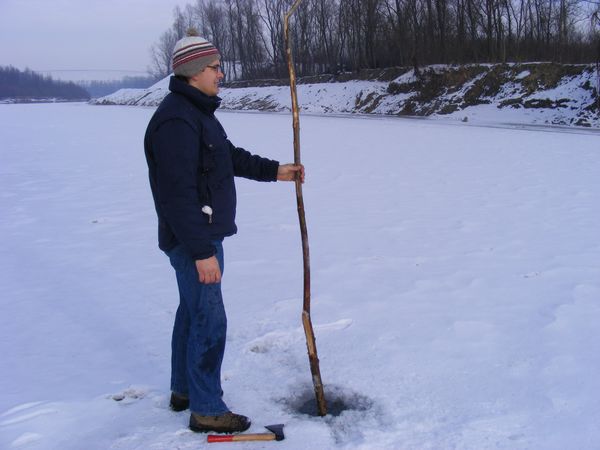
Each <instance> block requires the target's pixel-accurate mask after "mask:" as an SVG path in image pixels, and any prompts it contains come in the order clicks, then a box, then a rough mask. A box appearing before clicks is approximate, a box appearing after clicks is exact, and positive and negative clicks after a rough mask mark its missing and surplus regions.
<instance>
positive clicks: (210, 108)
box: [169, 77, 221, 114]
mask: <svg viewBox="0 0 600 450" xmlns="http://www.w3.org/2000/svg"><path fill="white" fill-rule="evenodd" d="M169 90H170V91H171V92H174V93H176V94H180V95H183V96H184V97H185V98H187V99H188V100H189V101H190V102H191V103H192V104H193V105H194V106H196V107H197V108H198V109H201V110H202V111H204V112H206V113H209V114H214V112H215V111H216V109H217V108H218V107H219V105H220V104H221V98H220V97H217V96H216V95H215V96H212V97H210V96H208V95H206V94H205V93H204V92H202V91H200V90H198V89H196V88H195V87H193V86H190V85H189V84H187V83H186V82H185V81H181V80H178V79H177V78H176V77H171V79H170V81H169Z"/></svg>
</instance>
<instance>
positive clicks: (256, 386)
mask: <svg viewBox="0 0 600 450" xmlns="http://www.w3.org/2000/svg"><path fill="white" fill-rule="evenodd" d="M152 112H153V108H131V107H129V108H126V107H118V106H105V107H98V106H90V105H86V104H38V105H0V123H1V125H0V129H1V136H2V145H1V147H0V158H1V159H0V160H1V161H2V163H1V164H0V176H1V178H0V180H1V181H0V187H1V189H0V210H1V216H0V235H1V236H2V246H1V248H0V255H1V257H0V292H1V301H0V306H1V313H0V330H1V331H0V332H1V339H0V352H1V354H2V359H1V360H0V373H1V374H2V378H1V385H0V389H1V392H2V394H1V396H0V448H2V449H5V448H6V449H61V450H62V449H73V450H75V449H82V448H85V449H175V448H178V449H198V448H207V447H209V445H208V444H206V443H205V437H204V436H203V435H198V434H194V433H192V432H191V431H189V430H188V429H187V420H188V415H187V414H186V413H174V412H171V411H170V410H169V409H168V395H169V390H168V386H169V381H168V379H169V356H170V333H171V326H172V321H173V316H174V312H175V309H176V307H177V291H176V286H175V279H174V276H173V273H172V269H171V268H170V267H169V264H168V261H167V259H166V257H165V256H164V255H163V254H161V252H160V251H159V250H158V248H157V246H156V218H155V213H154V209H153V203H152V199H151V195H150V191H149V187H148V183H147V175H146V164H145V161H144V156H143V150H142V138H143V133H144V130H145V126H146V124H147V122H148V119H149V118H150V116H151V114H152ZM219 117H220V118H221V120H222V122H223V123H224V125H225V128H226V129H227V130H228V132H229V135H230V138H231V139H232V141H233V142H234V143H236V144H238V145H240V146H243V147H245V148H247V149H250V150H253V151H256V152H258V153H260V154H263V155H265V156H268V157H272V158H275V159H279V160H281V161H289V160H291V159H292V150H291V149H292V145H291V118H290V117H289V116H287V115H282V114H256V113H255V114H248V113H230V112H223V113H220V115H219ZM301 127H302V153H303V163H304V164H305V166H306V168H307V182H306V184H305V186H304V195H305V203H306V208H307V221H308V230H309V237H310V246H311V267H312V282H313V283H312V291H313V300H312V301H313V305H312V315H313V322H314V324H315V332H316V336H317V344H318V350H319V356H320V359H321V373H322V377H323V381H324V382H325V388H326V391H325V392H326V395H328V397H329V399H330V400H333V399H341V400H343V402H345V404H346V406H347V407H350V409H346V410H345V411H343V412H342V413H341V414H340V415H338V416H330V417H327V418H325V419H321V418H317V417H312V416H309V415H306V414H304V413H303V412H301V410H302V406H303V405H304V403H305V402H306V401H307V400H311V398H312V397H311V393H310V391H311V381H310V371H309V365H308V358H307V355H306V347H305V342H304V335H303V332H302V329H301V321H300V313H301V308H302V267H301V266H302V257H301V250H300V238H299V231H298V225H297V216H296V204H295V194H294V191H293V185H292V184H291V183H277V184H272V183H264V184H263V183H255V182H250V181H247V180H239V182H238V197H239V209H238V226H239V228H240V232H239V234H238V235H237V236H236V237H233V238H229V239H227V240H226V242H225V258H226V271H225V276H224V285H223V289H224V298H225V302H226V307H227V311H228V316H229V336H228V343H227V345H228V348H227V352H226V356H225V362H224V367H223V385H224V390H225V400H226V401H227V403H228V404H229V405H230V406H231V408H233V409H234V410H235V411H239V412H242V413H245V414H248V415H249V416H250V417H251V418H252V420H253V426H252V428H251V431H254V432H261V431H263V430H262V425H268V424H271V423H285V433H286V440H285V441H283V442H280V443H264V444H260V443H248V444H243V443H239V444H211V446H212V447H214V448H216V449H218V448H221V447H223V448H229V446H235V447H236V448H239V449H245V448H246V449H256V448H271V447H272V448H275V447H277V448H281V449H307V448H312V449H314V448H322V449H336V448H339V449H492V448H493V449H557V450H558V449H567V448H568V449H575V448H576V449H590V450H591V449H595V448H598V445H599V443H600V407H599V406H598V404H599V401H598V393H599V392H600V377H598V372H599V370H600V353H599V352H598V351H597V348H596V345H597V343H598V342H599V338H600V331H599V328H598V325H597V324H598V323H599V322H600V240H599V239H598V230H599V229H600V208H599V205H600V182H599V181H598V180H599V174H600V146H599V144H600V135H599V134H598V132H597V130H596V131H594V130H590V131H587V132H583V131H577V130H571V132H570V133H565V132H563V130H560V129H550V128H543V129H540V130H537V131H536V130H520V129H511V128H492V127H478V126H466V125H462V124H449V123H443V122H435V121H428V120H402V119H393V118H378V119H364V118H337V117H319V116H302V118H301ZM226 446H228V447H226ZM212 447H211V448H212ZM231 448H233V447H231Z"/></svg>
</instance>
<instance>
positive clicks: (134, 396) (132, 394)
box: [107, 388, 148, 404]
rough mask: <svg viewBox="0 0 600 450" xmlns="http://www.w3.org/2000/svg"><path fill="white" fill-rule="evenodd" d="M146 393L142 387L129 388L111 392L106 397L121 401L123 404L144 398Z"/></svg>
mask: <svg viewBox="0 0 600 450" xmlns="http://www.w3.org/2000/svg"><path fill="white" fill-rule="evenodd" d="M147 394H148V393H147V392H146V391H145V390H143V389H135V388H129V389H125V390H124V391H123V392H119V393H118V394H113V395H110V396H108V397H107V398H110V399H113V400H114V401H116V402H122V403H123V404H129V403H132V402H135V401H136V400H140V399H142V398H144V397H145V396H146V395H147Z"/></svg>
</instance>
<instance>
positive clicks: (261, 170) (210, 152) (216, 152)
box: [144, 77, 279, 259]
mask: <svg viewBox="0 0 600 450" xmlns="http://www.w3.org/2000/svg"><path fill="white" fill-rule="evenodd" d="M169 90H170V91H171V92H170V93H169V94H168V95H167V96H166V97H165V99H164V100H163V101H162V103H161V104H160V105H159V107H158V108H157V110H156V112H155V113H154V115H153V116H152V119H150V123H149V124H148V128H147V130H146V135H145V137H144V150H145V153H146V161H147V162H148V174H149V178H150V187H151V189H152V196H153V197H154V205H155V207H156V213H157V215H158V246H159V247H160V249H161V250H163V251H169V250H171V249H172V248H173V247H175V246H176V245H177V244H182V245H183V246H184V247H185V248H186V249H187V251H188V252H189V254H190V255H191V256H192V257H193V258H194V259H206V258H209V257H211V256H212V255H214V254H215V248H214V246H213V245H212V244H211V241H213V240H220V239H223V238H224V237H226V236H231V235H232V234H235V233H236V232H237V227H236V225H235V209H236V193H235V183H234V179H233V177H234V176H241V177H245V178H250V179H253V180H257V181H276V179H277V169H278V167H279V163H278V162H277V161H273V160H270V159H267V158H262V157H260V156H257V155H252V154H251V153H250V152H247V151H246V150H244V149H242V148H238V147H235V146H234V145H233V144H232V143H231V142H230V141H229V140H228V139H227V134H226V133H225V130H224V129H223V127H222V126H221V124H220V123H219V121H218V120H217V118H216V117H215V115H214V112H215V110H216V109H217V108H218V107H219V104H220V102H221V99H220V98H219V97H216V96H215V97H209V96H207V95H205V94H204V93H202V92H201V91H199V90H198V89H196V88H194V87H193V86H190V85H189V84H187V83H186V82H184V81H181V80H179V79H177V78H175V77H172V78H171V81H170V84H169ZM205 205H208V206H210V207H211V208H212V210H213V215H212V220H211V221H210V223H209V216H208V215H207V214H204V213H203V212H202V207H203V206H205Z"/></svg>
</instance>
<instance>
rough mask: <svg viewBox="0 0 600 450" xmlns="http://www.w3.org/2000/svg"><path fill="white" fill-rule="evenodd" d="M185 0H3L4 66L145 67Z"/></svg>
mask: <svg viewBox="0 0 600 450" xmlns="http://www.w3.org/2000/svg"><path fill="white" fill-rule="evenodd" d="M186 3H191V1H190V0H79V1H77V0H0V65H2V66H8V65H12V66H14V67H17V68H18V69H24V68H25V67H28V68H30V69H32V70H36V71H48V70H55V71H56V70H60V71H71V70H75V69H78V70H81V69H83V70H94V71H97V70H128V71H140V72H145V71H146V68H147V67H148V66H149V65H150V47H151V45H152V44H153V43H154V42H156V41H157V40H158V38H159V37H160V35H161V34H162V33H163V32H164V31H166V30H167V29H168V28H169V27H170V26H171V24H172V22H173V9H174V8H175V6H177V5H179V6H180V7H182V8H183V7H184V6H185V5H186ZM51 75H52V76H53V77H56V78H68V77H64V76H60V74H58V73H54V74H51ZM55 75H57V76H55ZM62 75H64V73H63V74H62ZM130 75H135V73H130ZM139 75H144V73H140V74H139ZM74 78H76V79H81V77H80V76H75V77H74Z"/></svg>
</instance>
